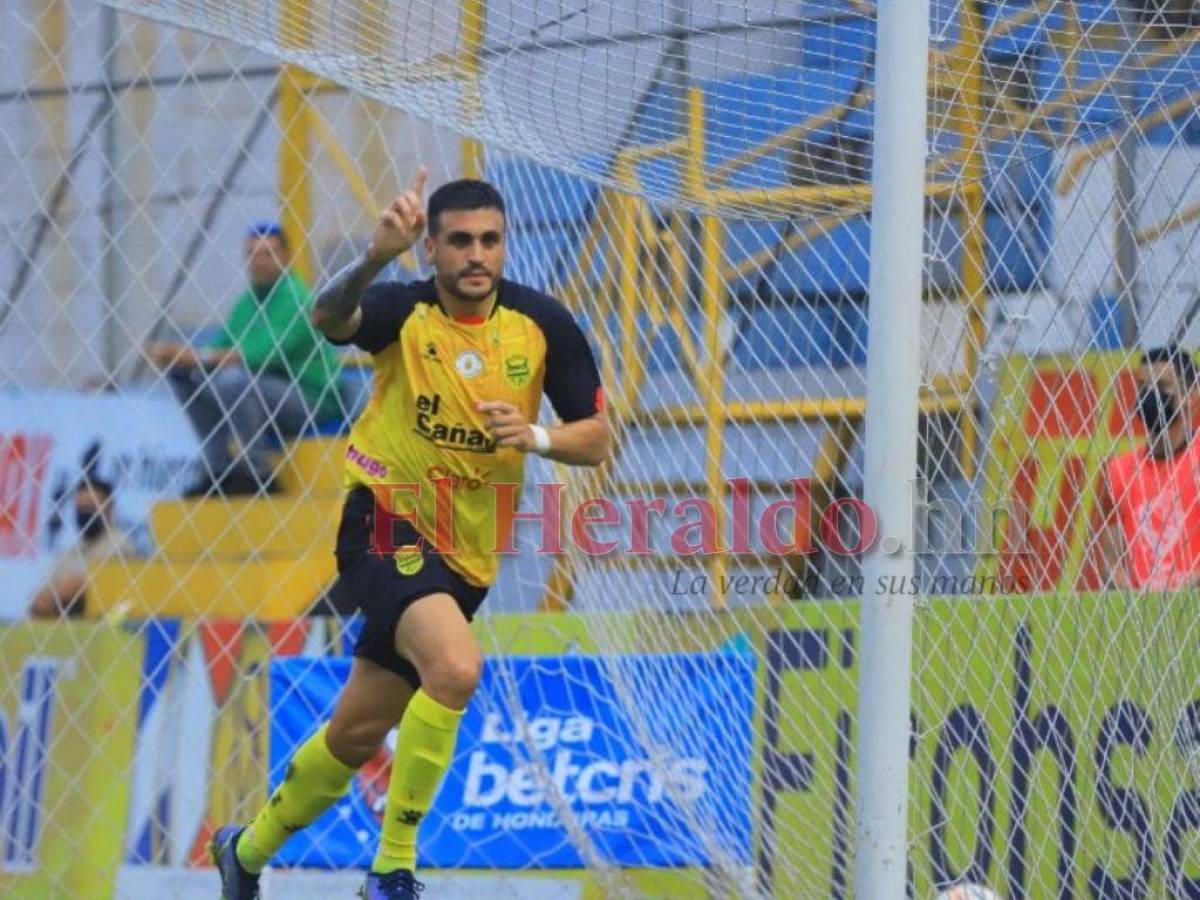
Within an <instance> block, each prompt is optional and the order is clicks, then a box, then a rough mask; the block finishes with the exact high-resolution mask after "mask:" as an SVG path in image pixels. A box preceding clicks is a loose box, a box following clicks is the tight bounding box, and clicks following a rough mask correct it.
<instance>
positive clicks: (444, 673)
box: [421, 648, 483, 709]
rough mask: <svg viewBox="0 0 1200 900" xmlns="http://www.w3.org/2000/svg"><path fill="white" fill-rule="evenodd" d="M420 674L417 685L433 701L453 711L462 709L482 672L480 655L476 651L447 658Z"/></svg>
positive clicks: (473, 649)
mask: <svg viewBox="0 0 1200 900" xmlns="http://www.w3.org/2000/svg"><path fill="white" fill-rule="evenodd" d="M428 669H429V671H428V672H422V673H421V684H422V686H423V687H424V688H425V693H427V694H428V695H429V696H430V697H432V698H433V699H434V700H436V701H438V702H439V703H441V704H443V705H444V706H449V707H452V708H454V709H462V708H463V707H465V706H466V705H467V703H468V702H469V701H470V699H471V695H472V694H474V693H475V688H476V686H477V685H478V684H479V676H480V675H481V674H482V672H483V656H482V654H480V653H479V651H478V650H477V649H476V648H471V650H469V651H465V650H464V651H462V652H460V653H456V654H453V655H447V656H446V657H445V658H444V659H440V660H438V661H437V662H435V663H432V664H430V665H429V666H428Z"/></svg>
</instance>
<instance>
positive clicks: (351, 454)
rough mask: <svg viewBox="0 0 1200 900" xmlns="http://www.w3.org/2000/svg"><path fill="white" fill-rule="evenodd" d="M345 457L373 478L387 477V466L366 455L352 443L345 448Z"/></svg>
mask: <svg viewBox="0 0 1200 900" xmlns="http://www.w3.org/2000/svg"><path fill="white" fill-rule="evenodd" d="M346 459H348V460H350V462H352V463H354V464H355V465H356V466H358V467H359V468H360V469H362V470H363V471H364V472H366V473H367V474H368V475H370V476H372V477H374V478H387V472H388V470H387V466H385V465H384V464H383V463H381V462H380V461H379V460H377V459H374V458H373V457H370V456H367V454H365V453H363V452H362V451H361V450H359V449H358V448H357V447H355V446H354V445H353V444H351V445H350V446H348V447H347V448H346Z"/></svg>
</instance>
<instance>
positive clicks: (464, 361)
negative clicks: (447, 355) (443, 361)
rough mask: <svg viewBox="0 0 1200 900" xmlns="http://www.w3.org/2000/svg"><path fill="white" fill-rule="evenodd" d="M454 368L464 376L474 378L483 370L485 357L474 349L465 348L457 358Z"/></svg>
mask: <svg viewBox="0 0 1200 900" xmlns="http://www.w3.org/2000/svg"><path fill="white" fill-rule="evenodd" d="M454 368H456V369H458V374H459V375H461V376H462V377H463V378H474V377H475V376H477V375H478V374H479V373H480V372H482V371H483V357H482V356H480V355H479V354H478V353H476V352H475V351H474V350H464V351H463V352H462V353H460V354H458V356H457V357H456V358H455V360H454Z"/></svg>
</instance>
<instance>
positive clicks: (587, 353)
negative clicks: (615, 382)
mask: <svg viewBox="0 0 1200 900" xmlns="http://www.w3.org/2000/svg"><path fill="white" fill-rule="evenodd" d="M542 328H543V330H544V331H545V335H546V377H545V382H544V390H545V392H546V396H547V397H549V398H550V403H551V404H552V405H553V406H554V411H555V412H556V413H557V414H558V417H559V418H560V419H562V420H563V421H564V422H575V421H577V420H579V419H586V418H588V417H589V416H594V415H596V413H598V412H601V411H603V409H604V389H603V387H602V386H601V384H600V372H599V370H598V369H597V368H596V358H595V357H594V356H593V355H592V348H591V346H590V345H589V344H588V340H587V336H586V335H584V333H583V329H581V328H580V327H579V324H578V323H577V322H576V321H575V318H574V317H573V316H572V315H571V313H570V312H569V311H567V309H566V308H564V307H561V306H557V307H556V308H555V309H554V311H553V313H552V314H550V315H548V316H547V317H546V319H545V321H544V322H543V323H542Z"/></svg>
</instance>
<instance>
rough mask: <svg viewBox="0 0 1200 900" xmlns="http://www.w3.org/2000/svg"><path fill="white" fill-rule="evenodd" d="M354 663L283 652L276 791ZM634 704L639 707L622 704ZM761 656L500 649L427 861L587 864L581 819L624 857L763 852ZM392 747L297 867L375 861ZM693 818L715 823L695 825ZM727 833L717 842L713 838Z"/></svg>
mask: <svg viewBox="0 0 1200 900" xmlns="http://www.w3.org/2000/svg"><path fill="white" fill-rule="evenodd" d="M349 668H350V662H349V660H345V659H321V660H314V659H306V658H293V659H278V660H273V661H272V662H271V705H272V709H273V711H274V714H273V716H272V723H271V786H272V788H274V786H275V785H276V784H278V782H279V780H280V779H281V778H282V775H283V773H284V771H285V769H286V766H287V761H288V758H289V757H290V756H291V754H292V752H293V750H294V748H295V747H296V746H297V745H298V744H299V743H301V742H302V741H304V740H305V739H306V738H307V737H308V736H309V735H310V734H312V733H313V732H314V731H315V730H316V728H317V727H318V725H319V724H320V723H321V721H323V720H324V719H326V718H328V716H329V713H330V712H331V710H332V709H333V706H334V703H335V701H336V699H337V693H338V691H339V690H340V688H341V685H342V683H343V682H344V680H345V678H346V677H347V675H348V674H349ZM629 699H632V701H633V702H634V703H636V704H637V710H638V712H639V714H638V715H635V716H629V715H628V714H627V713H626V711H625V706H624V704H623V703H622V700H629ZM753 705H754V659H753V657H751V656H748V655H743V654H700V653H695V654H671V655H656V656H622V657H595V656H569V657H506V658H504V659H495V660H488V661H487V662H486V663H485V665H484V671H483V678H482V680H481V682H480V686H479V690H478V692H477V693H476V695H475V698H474V700H473V701H472V703H471V706H470V707H469V708H468V710H467V713H466V715H465V716H464V718H463V724H462V729H461V731H460V732H459V738H458V745H457V748H456V751H455V757H454V762H453V764H452V765H451V769H450V771H449V773H448V774H447V776H446V780H445V783H444V784H443V786H442V789H441V791H440V793H439V794H438V798H437V802H436V803H435V805H434V808H433V809H432V810H431V811H430V813H429V815H428V816H426V818H425V821H424V822H423V823H422V825H421V838H420V844H419V846H420V854H421V856H420V861H419V863H420V865H421V866H425V867H430V868H522V869H525V868H577V867H581V866H583V865H584V861H583V860H582V859H581V858H580V855H579V852H578V850H577V848H576V846H575V845H574V843H572V841H571V840H570V839H569V837H568V828H567V827H565V825H564V820H566V822H567V823H569V824H570V826H571V828H572V829H582V830H583V831H584V832H585V833H586V835H587V837H588V839H589V841H590V842H591V844H592V846H593V847H594V849H595V851H596V853H597V854H599V855H600V856H601V857H602V858H603V859H604V860H605V861H606V862H607V863H609V864H611V865H617V866H650V867H662V866H707V865H709V864H711V862H712V860H713V856H714V855H715V854H716V853H720V854H721V856H722V859H723V860H724V861H725V862H726V863H729V862H737V863H749V862H750V858H751V824H750V787H751V767H750V754H751V751H752V748H753V746H754V738H753V732H752V724H753V723H752V718H753ZM390 768H391V752H390V750H385V751H383V752H381V753H380V755H379V756H378V757H377V758H376V759H375V760H372V761H371V762H370V763H368V764H367V765H366V766H364V767H363V768H362V769H361V770H360V771H359V773H358V776H357V777H356V778H355V780H354V782H353V785H352V788H351V791H350V793H349V794H348V796H347V797H346V798H344V799H343V800H342V801H340V802H339V803H338V804H337V805H336V806H335V807H334V808H333V809H331V810H329V811H328V812H327V813H326V814H325V815H324V816H322V817H321V819H319V820H318V821H317V822H315V823H313V825H312V826H311V827H310V828H308V829H306V830H305V831H303V832H301V833H299V834H297V835H296V836H295V837H294V838H292V840H291V841H289V842H288V844H287V846H285V847H284V849H283V851H282V852H281V853H280V854H279V856H278V857H277V861H278V862H279V863H282V864H284V865H297V866H319V867H334V868H342V867H348V866H365V865H368V864H369V863H370V861H371V859H372V857H373V856H374V851H375V844H376V841H377V838H378V833H379V819H380V816H381V815H382V812H383V804H384V800H385V797H386V792H387V780H388V777H389V775H390ZM693 823H702V825H700V827H694V825H693ZM698 832H703V833H704V834H707V835H713V834H716V835H719V836H720V844H719V847H713V846H712V845H711V844H710V843H705V842H703V841H702V840H701V834H699V833H698Z"/></svg>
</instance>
